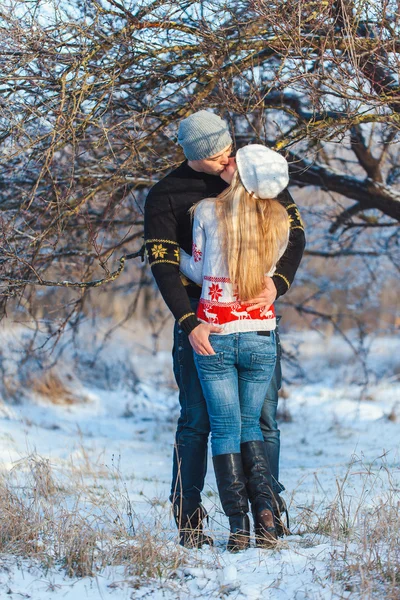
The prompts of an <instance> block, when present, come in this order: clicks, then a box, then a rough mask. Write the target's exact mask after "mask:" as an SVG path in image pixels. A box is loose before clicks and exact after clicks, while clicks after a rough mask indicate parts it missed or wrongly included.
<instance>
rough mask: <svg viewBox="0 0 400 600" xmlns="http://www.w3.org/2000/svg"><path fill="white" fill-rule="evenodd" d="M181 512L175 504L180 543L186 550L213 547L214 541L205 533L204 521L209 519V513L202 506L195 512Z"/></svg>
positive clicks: (175, 517)
mask: <svg viewBox="0 0 400 600" xmlns="http://www.w3.org/2000/svg"><path fill="white" fill-rule="evenodd" d="M190 513H191V514H188V513H187V512H182V514H181V511H180V507H179V505H178V504H174V519H175V523H176V526H177V527H178V531H179V543H180V545H181V546H184V547H185V548H201V547H202V546H203V544H208V546H213V545H214V542H213V539H212V538H211V537H210V536H209V535H206V534H205V533H204V530H203V520H204V519H206V518H207V519H208V515H207V512H206V510H205V508H204V506H203V505H202V504H200V505H199V506H198V507H197V508H196V509H195V510H194V511H190Z"/></svg>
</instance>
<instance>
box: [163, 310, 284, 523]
mask: <svg viewBox="0 0 400 600" xmlns="http://www.w3.org/2000/svg"><path fill="white" fill-rule="evenodd" d="M191 304H192V309H193V310H194V311H195V312H196V310H197V304H198V300H191ZM276 334H277V335H276V339H277V362H276V368H275V372H274V376H273V378H272V381H271V384H270V387H269V390H268V394H267V397H266V399H265V402H264V405H263V409H262V413H261V419H260V425H261V430H262V433H263V436H264V441H265V442H266V444H267V452H268V457H269V461H270V466H271V473H272V476H273V479H274V481H275V483H276V487H275V489H274V491H276V492H280V491H282V490H283V489H284V488H283V486H281V484H280V483H279V482H278V476H279V449H280V436H279V429H278V426H277V422H276V411H277V406H278V390H279V389H280V386H281V368H280V356H281V352H280V342H279V335H278V332H277V331H276ZM172 356H173V366H174V375H175V379H176V383H177V385H178V387H179V403H180V406H181V413H180V416H179V419H178V425H177V430H176V436H175V448H174V454H173V470H172V486H171V496H170V500H171V502H173V503H174V504H177V505H178V506H179V507H180V512H181V514H187V515H189V516H190V515H191V514H192V513H193V512H194V511H195V510H196V508H197V507H198V505H199V504H200V502H201V491H202V490H203V487H204V479H205V475H206V472H207V444H208V436H209V433H210V422H209V418H208V412H207V405H206V401H205V399H204V396H203V391H202V388H201V385H200V381H199V378H198V375H197V369H196V365H195V363H194V357H193V349H192V346H191V345H190V342H189V338H188V336H187V335H186V334H185V333H184V332H183V331H182V329H181V328H180V327H179V325H178V324H177V323H175V328H174V347H173V350H172Z"/></svg>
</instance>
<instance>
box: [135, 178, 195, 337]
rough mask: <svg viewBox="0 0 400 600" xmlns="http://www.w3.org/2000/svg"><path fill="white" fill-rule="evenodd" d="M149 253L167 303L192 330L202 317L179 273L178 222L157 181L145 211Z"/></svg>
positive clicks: (158, 284)
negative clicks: (197, 313) (195, 307)
mask: <svg viewBox="0 0 400 600" xmlns="http://www.w3.org/2000/svg"><path fill="white" fill-rule="evenodd" d="M144 237H145V245H146V254H147V257H148V260H149V264H150V266H151V270H152V273H153V275H154V279H155V280H156V283H157V286H158V288H159V290H160V292H161V295H162V297H163V298H164V301H165V303H166V304H167V306H168V308H169V309H170V311H171V312H172V314H173V315H174V317H175V319H176V320H177V321H178V323H179V324H180V326H181V327H182V329H183V330H184V331H185V332H186V333H187V334H189V333H190V332H191V331H192V330H193V329H194V328H195V327H197V325H199V321H198V320H197V317H196V315H195V313H194V312H193V309H192V307H191V304H190V300H189V296H188V295H187V293H186V290H185V287H184V285H183V283H182V280H181V277H180V274H179V243H178V224H177V221H176V219H175V215H174V213H173V211H172V208H171V204H170V199H169V197H168V193H167V191H166V190H164V189H163V188H162V187H157V185H156V186H155V187H154V188H152V189H151V190H150V192H149V194H148V196H147V199H146V204H145V211H144Z"/></svg>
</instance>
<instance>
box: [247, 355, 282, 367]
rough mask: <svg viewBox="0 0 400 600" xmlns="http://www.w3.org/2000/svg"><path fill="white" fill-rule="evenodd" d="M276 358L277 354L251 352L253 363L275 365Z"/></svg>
mask: <svg viewBox="0 0 400 600" xmlns="http://www.w3.org/2000/svg"><path fill="white" fill-rule="evenodd" d="M275 360H276V355H275V354H258V353H257V352H252V354H251V364H252V365H261V366H262V365H274V364H275Z"/></svg>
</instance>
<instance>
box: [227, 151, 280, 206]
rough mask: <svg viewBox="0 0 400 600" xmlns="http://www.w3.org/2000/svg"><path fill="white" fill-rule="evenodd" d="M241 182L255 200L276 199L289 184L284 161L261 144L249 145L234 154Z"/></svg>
mask: <svg viewBox="0 0 400 600" xmlns="http://www.w3.org/2000/svg"><path fill="white" fill-rule="evenodd" d="M236 164H237V168H238V171H239V175H240V179H241V182H242V183H243V185H244V187H245V188H246V190H247V191H248V192H249V193H250V194H251V193H253V194H254V195H255V196H256V197H257V198H276V197H277V196H278V194H280V193H281V192H282V191H283V190H284V189H285V187H287V185H288V183H289V167H288V163H287V161H286V159H285V158H284V157H283V156H281V155H280V154H278V153H277V152H275V151H274V150H271V149H270V148H267V147H266V146H262V145H261V144H249V145H248V146H244V148H240V150H238V151H237V152H236Z"/></svg>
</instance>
